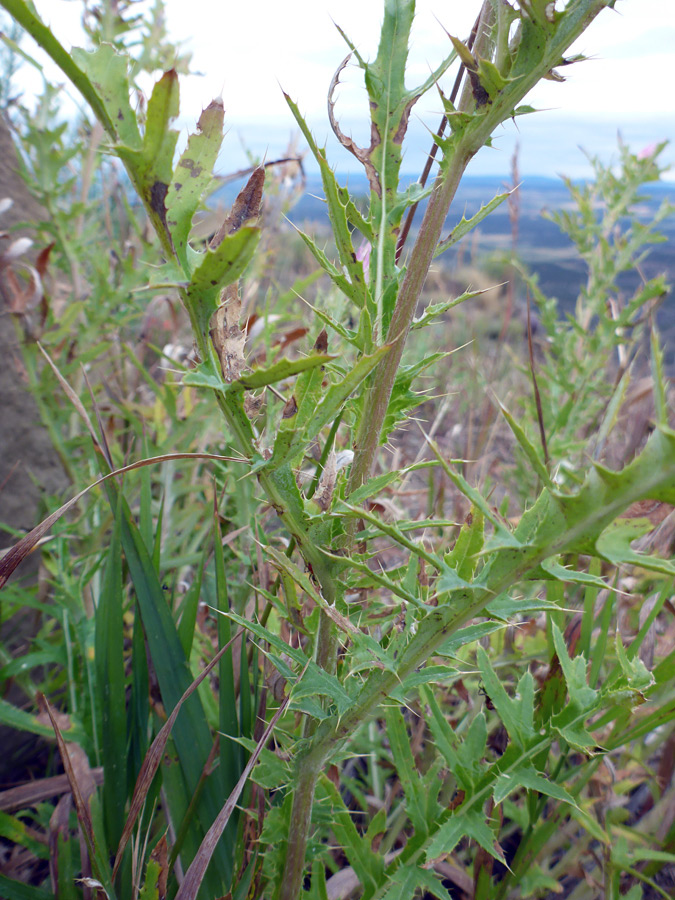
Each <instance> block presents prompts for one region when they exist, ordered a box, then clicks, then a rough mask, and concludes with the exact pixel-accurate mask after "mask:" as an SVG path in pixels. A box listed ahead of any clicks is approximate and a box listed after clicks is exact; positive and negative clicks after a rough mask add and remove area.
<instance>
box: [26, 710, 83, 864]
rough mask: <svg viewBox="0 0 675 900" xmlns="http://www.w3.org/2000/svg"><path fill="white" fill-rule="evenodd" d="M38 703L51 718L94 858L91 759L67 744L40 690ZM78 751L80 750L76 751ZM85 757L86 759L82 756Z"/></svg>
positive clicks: (76, 807)
mask: <svg viewBox="0 0 675 900" xmlns="http://www.w3.org/2000/svg"><path fill="white" fill-rule="evenodd" d="M37 700H38V704H39V706H40V709H41V710H43V711H44V712H46V713H47V715H48V716H49V720H50V722H51V724H52V728H53V729H54V734H55V735H56V743H57V746H58V748H59V753H60V755H61V762H62V763H63V768H64V770H65V773H66V777H67V778H68V784H69V785H70V792H71V794H72V796H73V801H74V803H75V811H76V813H77V821H78V822H79V823H80V826H81V828H82V831H83V833H84V839H85V841H86V842H87V849H88V851H89V857H90V859H93V858H94V825H93V822H92V819H91V809H90V807H89V799H90V797H91V795H92V794H93V792H94V791H95V789H96V785H95V782H94V779H93V778H92V777H91V770H90V769H89V761H88V760H87V757H86V754H85V753H84V750H82V748H81V747H80V746H79V745H77V744H71V745H70V747H68V746H67V745H66V742H65V741H64V739H63V735H62V734H61V729H60V728H59V724H58V722H57V715H58V714H57V713H55V711H54V710H53V709H52V706H51V704H50V702H49V700H47V698H46V697H45V695H44V694H42V693H40V692H38V695H37ZM76 751H79V753H78V752H76ZM82 757H84V759H83V758H82Z"/></svg>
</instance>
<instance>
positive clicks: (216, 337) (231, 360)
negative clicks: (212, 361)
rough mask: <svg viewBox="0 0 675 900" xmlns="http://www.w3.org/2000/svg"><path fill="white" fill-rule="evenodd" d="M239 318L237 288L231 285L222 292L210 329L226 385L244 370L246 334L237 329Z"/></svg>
mask: <svg viewBox="0 0 675 900" xmlns="http://www.w3.org/2000/svg"><path fill="white" fill-rule="evenodd" d="M240 318H241V297H240V296H239V288H238V286H237V285H236V284H231V285H229V286H228V287H226V288H225V290H224V291H223V295H222V302H221V304H220V306H219V307H218V309H217V310H216V311H215V313H214V314H213V318H212V319H211V329H210V334H211V340H212V341H213V346H214V347H215V350H216V353H217V354H218V359H219V360H220V368H221V370H222V373H223V378H224V379H225V381H227V383H228V384H231V383H232V382H233V381H236V380H237V379H238V378H239V376H240V375H241V373H242V372H243V370H244V369H245V368H246V360H245V359H244V347H245V345H246V332H245V331H242V329H241V328H240V327H239V319H240Z"/></svg>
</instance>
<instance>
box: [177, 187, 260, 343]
mask: <svg viewBox="0 0 675 900" xmlns="http://www.w3.org/2000/svg"><path fill="white" fill-rule="evenodd" d="M167 199H168V198H167ZM188 231H189V229H188ZM185 240H186V241H187V236H186V238H185ZM259 240H260V229H259V228H258V227H257V226H256V225H244V226H242V227H241V228H239V229H238V230H237V231H235V232H234V233H233V234H228V235H226V236H225V237H224V238H223V240H222V241H221V242H220V244H218V246H217V247H216V248H215V250H210V249H209V250H206V252H205V253H203V254H201V256H200V262H199V264H198V265H197V267H196V268H195V270H194V272H193V274H192V277H191V279H190V283H189V285H188V287H187V291H186V303H187V305H188V307H189V308H191V309H192V310H193V311H194V315H195V318H196V319H197V322H198V325H199V328H200V330H201V333H202V335H203V337H204V339H205V340H206V339H207V338H208V331H209V324H210V322H211V317H212V316H213V314H214V312H215V311H216V308H217V306H218V299H219V297H220V293H221V291H222V289H223V288H224V287H227V285H229V284H233V283H234V282H235V281H237V279H238V278H239V277H240V276H241V274H242V273H243V271H244V269H245V268H246V266H247V265H248V264H249V262H250V261H251V258H252V256H253V254H254V253H255V249H256V247H257V246H258V241H259ZM176 253H177V254H178V251H176ZM179 258H180V257H179ZM181 262H183V260H181ZM184 265H187V263H184Z"/></svg>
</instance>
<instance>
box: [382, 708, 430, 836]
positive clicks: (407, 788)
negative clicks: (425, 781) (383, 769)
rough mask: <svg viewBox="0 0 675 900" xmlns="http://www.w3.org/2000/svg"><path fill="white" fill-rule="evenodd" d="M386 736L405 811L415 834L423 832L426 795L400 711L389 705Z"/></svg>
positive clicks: (425, 822) (424, 829)
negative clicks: (403, 799) (402, 793)
mask: <svg viewBox="0 0 675 900" xmlns="http://www.w3.org/2000/svg"><path fill="white" fill-rule="evenodd" d="M386 722H387V737H388V739H389V746H390V747H391V754H392V756H393V758H394V765H395V766H396V771H397V773H398V777H399V779H400V781H401V786H402V788H403V792H404V794H405V798H406V811H407V813H408V815H409V816H410V821H411V822H412V825H413V827H414V829H415V834H416V835H418V834H424V833H426V832H427V831H428V828H429V825H428V823H427V821H426V796H425V790H424V787H423V785H422V781H421V779H420V777H419V775H418V774H417V766H416V764H415V760H414V759H413V755H412V751H411V749H410V741H409V739H408V732H407V730H406V727H405V721H404V719H403V716H402V714H401V711H400V710H399V709H397V708H396V707H393V706H392V707H389V708H388V709H387V713H386Z"/></svg>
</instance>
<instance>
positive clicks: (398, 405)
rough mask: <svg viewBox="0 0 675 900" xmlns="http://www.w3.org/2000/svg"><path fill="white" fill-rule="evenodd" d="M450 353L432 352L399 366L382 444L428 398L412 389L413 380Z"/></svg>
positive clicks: (381, 435)
mask: <svg viewBox="0 0 675 900" xmlns="http://www.w3.org/2000/svg"><path fill="white" fill-rule="evenodd" d="M448 355H449V354H448V353H432V354H430V355H429V356H426V357H423V358H422V359H421V360H419V361H418V362H416V363H413V364H412V365H408V366H399V369H398V371H397V372H396V377H395V379H394V386H393V388H392V391H391V396H390V398H389V403H388V405H387V412H386V415H385V417H384V421H383V422H382V431H381V432H380V445H384V444H386V443H387V441H388V439H389V435H390V434H391V433H392V431H394V430H395V429H396V428H398V427H399V426H400V425H401V424H402V423H404V422H407V421H408V419H409V414H410V412H411V410H413V409H414V408H415V407H416V406H419V405H420V403H422V402H424V400H425V399H426V397H425V395H424V394H423V393H416V392H414V391H413V390H411V388H412V383H413V381H414V380H415V379H416V378H417V377H418V376H419V375H420V374H421V373H422V372H424V371H425V369H428V368H429V367H430V366H433V365H434V363H436V362H438V361H439V360H441V359H445V358H446V357H447V356H448Z"/></svg>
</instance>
